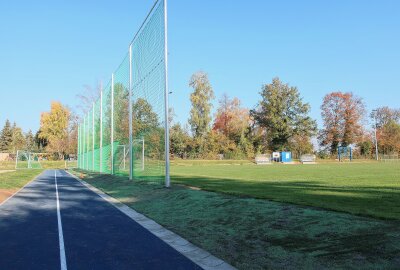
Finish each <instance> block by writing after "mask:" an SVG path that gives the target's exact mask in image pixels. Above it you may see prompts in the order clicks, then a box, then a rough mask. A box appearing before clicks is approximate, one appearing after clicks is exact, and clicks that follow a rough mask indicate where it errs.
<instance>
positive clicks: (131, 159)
mask: <svg viewBox="0 0 400 270" xmlns="http://www.w3.org/2000/svg"><path fill="white" fill-rule="evenodd" d="M132 132H133V123H132V44H130V45H129V180H132V179H133V151H132V146H133V134H132Z"/></svg>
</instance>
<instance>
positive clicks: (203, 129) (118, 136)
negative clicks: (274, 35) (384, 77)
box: [0, 72, 400, 159]
mask: <svg viewBox="0 0 400 270" xmlns="http://www.w3.org/2000/svg"><path fill="white" fill-rule="evenodd" d="M189 86H190V87H191V88H192V89H193V92H192V93H191V95H190V102H191V110H190V115H189V119H188V121H187V123H186V124H184V125H182V124H181V123H179V122H177V123H176V122H174V120H173V116H174V113H173V109H172V108H171V109H170V119H168V122H169V126H170V146H171V147H170V153H171V155H172V156H173V157H175V158H202V159H216V158H221V157H224V158H227V159H246V158H254V156H255V155H257V154H261V153H270V152H272V151H291V152H293V154H294V156H295V157H299V156H300V155H302V154H308V153H316V154H318V155H319V156H320V157H322V158H324V157H335V156H336V155H337V149H338V147H339V146H353V147H354V149H355V152H356V154H358V155H361V156H363V157H365V158H371V157H373V155H374V150H375V149H374V143H375V133H374V131H375V129H376V137H377V139H378V148H379V152H380V153H383V154H398V153H399V152H400V110H399V109H394V108H389V107H380V108H377V109H375V110H373V111H372V112H369V113H368V112H367V110H366V106H365V103H364V101H363V100H362V98H360V97H357V96H356V95H354V94H353V93H350V92H347V93H346V92H340V91H336V92H331V93H328V94H327V95H326V96H325V97H324V99H323V101H322V104H321V107H320V109H321V117H322V123H323V126H322V128H321V129H318V128H317V123H316V121H315V120H314V119H312V118H311V117H310V115H309V114H310V109H311V108H310V105H309V104H308V103H307V102H305V101H304V100H303V97H302V96H301V94H300V91H299V90H298V88H297V87H294V86H290V85H289V84H287V83H284V82H282V81H281V80H280V79H279V78H274V79H272V82H271V83H269V84H265V85H263V86H262V87H261V91H260V100H259V102H258V103H257V104H256V106H255V107H254V108H252V109H248V108H245V107H243V106H242V104H241V101H240V100H239V99H238V98H237V97H229V96H228V95H227V94H223V95H222V97H221V98H220V99H219V100H218V105H217V108H216V110H215V113H214V114H212V109H213V108H212V107H213V105H212V104H213V100H214V99H215V95H214V91H213V88H212V85H211V83H210V81H209V78H208V75H207V74H206V73H204V72H197V73H195V74H193V75H192V77H191V78H190V80H189ZM114 95H115V100H116V102H115V105H114V113H115V117H114V126H115V130H114V138H115V140H117V141H119V143H120V144H126V143H127V142H128V137H129V133H128V122H129V114H128V110H129V109H128V91H127V89H126V88H125V87H123V86H122V85H119V84H117V85H116V86H115V93H114ZM80 99H81V100H82V98H80ZM86 99H87V100H89V101H88V102H86V103H87V104H88V105H87V106H86V107H87V108H84V111H85V110H86V111H89V110H90V109H91V107H92V104H93V102H94V101H95V99H96V95H93V97H90V96H87V97H86ZM86 103H85V104H86ZM153 109H154V108H153V107H152V106H151V105H150V104H149V103H148V102H147V101H146V100H144V99H138V100H137V101H135V102H134V103H133V104H132V112H133V119H132V120H133V123H134V124H133V126H134V130H133V131H134V136H135V138H136V137H137V138H139V137H140V138H142V137H146V138H145V139H146V140H145V141H146V149H148V150H149V149H153V150H152V152H154V155H155V156H160V155H161V154H160V153H161V152H162V150H161V148H160V147H161V145H162V144H163V143H162V137H163V136H162V134H163V127H162V125H161V123H160V122H159V119H158V114H157V113H156V112H154V111H153ZM105 111H106V116H105V119H103V122H104V123H105V124H106V123H108V124H109V122H110V117H109V111H110V105H109V104H108V105H107V107H106V108H105ZM107 115H108V116H107ZM368 118H369V123H370V124H368V121H367V119H368ZM79 121H82V119H81V120H79V117H78V116H77V115H75V114H74V113H73V112H72V111H71V110H70V109H69V108H68V107H67V106H64V105H63V104H61V103H59V102H52V104H51V108H50V111H48V112H44V113H42V114H41V121H40V129H39V130H38V132H37V133H36V134H35V135H33V133H32V132H31V131H28V132H27V133H24V132H23V131H22V129H21V128H20V127H18V126H17V125H16V123H14V124H11V123H10V121H8V120H7V121H6V122H5V124H4V127H3V129H2V130H1V133H0V152H9V153H15V151H17V150H22V149H23V150H28V151H34V152H46V153H49V154H50V155H51V156H52V157H54V158H59V159H62V158H63V157H65V156H68V155H71V154H76V152H77V135H78V128H77V127H78V122H79ZM371 123H372V125H371ZM96 124H98V123H96ZM96 129H99V127H97V126H96ZM110 131H111V130H110ZM107 132H109V131H108V129H104V133H103V135H104V136H105V137H106V138H108V137H109V135H110V134H108V133H107ZM96 134H98V132H97V133H96ZM97 141H98V140H97V139H96V142H97ZM316 143H318V144H319V149H318V150H315V149H314V148H315V144H316ZM157 153H158V154H157Z"/></svg>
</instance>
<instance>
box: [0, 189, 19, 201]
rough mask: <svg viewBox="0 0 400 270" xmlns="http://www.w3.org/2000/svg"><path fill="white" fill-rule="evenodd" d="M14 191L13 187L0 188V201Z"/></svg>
mask: <svg viewBox="0 0 400 270" xmlns="http://www.w3.org/2000/svg"><path fill="white" fill-rule="evenodd" d="M16 191H17V190H15V189H0V203H2V202H3V201H4V200H6V199H7V198H8V197H10V196H11V195H13V194H14V193H15V192H16Z"/></svg>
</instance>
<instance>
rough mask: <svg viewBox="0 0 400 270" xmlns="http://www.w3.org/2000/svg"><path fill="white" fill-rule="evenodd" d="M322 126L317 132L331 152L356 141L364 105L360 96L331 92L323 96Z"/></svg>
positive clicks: (360, 129) (359, 132)
mask: <svg viewBox="0 0 400 270" xmlns="http://www.w3.org/2000/svg"><path fill="white" fill-rule="evenodd" d="M321 110H322V112H321V115H322V120H323V124H324V128H323V129H322V130H321V131H320V133H319V140H320V144H321V145H322V146H327V147H329V149H330V152H331V154H335V153H336V152H337V148H338V146H348V145H350V144H353V143H357V142H358V140H359V139H360V136H361V135H362V132H363V128H362V120H363V118H364V115H365V105H364V103H363V101H362V99H361V98H359V97H357V96H354V95H353V94H352V93H343V92H332V93H330V94H327V95H326V96H325V97H324V101H323V103H322V105H321Z"/></svg>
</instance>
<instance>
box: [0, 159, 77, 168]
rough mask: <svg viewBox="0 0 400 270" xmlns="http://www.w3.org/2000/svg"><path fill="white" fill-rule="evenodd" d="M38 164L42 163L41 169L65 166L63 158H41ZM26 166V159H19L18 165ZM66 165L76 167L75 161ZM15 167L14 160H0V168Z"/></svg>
mask: <svg viewBox="0 0 400 270" xmlns="http://www.w3.org/2000/svg"><path fill="white" fill-rule="evenodd" d="M40 164H41V165H42V169H64V168H65V161H64V160H55V161H51V160H43V161H40ZM24 166H25V167H27V162H26V161H21V162H20V167H19V168H23V167H24ZM67 166H68V167H76V166H77V162H76V161H74V162H68V163H67ZM14 169H15V161H0V170H14Z"/></svg>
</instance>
